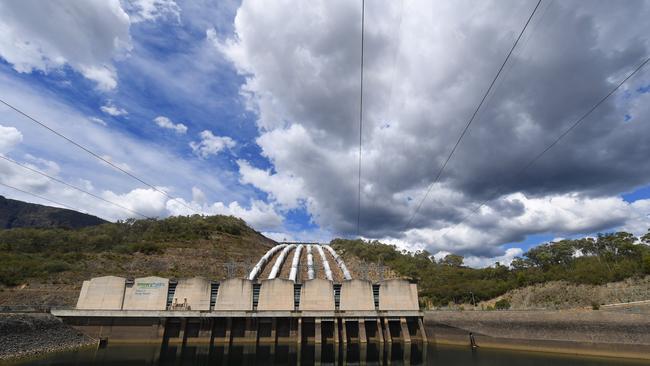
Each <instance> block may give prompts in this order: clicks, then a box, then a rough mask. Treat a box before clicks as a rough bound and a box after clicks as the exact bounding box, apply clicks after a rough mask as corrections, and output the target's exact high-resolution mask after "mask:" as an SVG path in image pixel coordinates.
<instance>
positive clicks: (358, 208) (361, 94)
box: [357, 0, 366, 236]
mask: <svg viewBox="0 0 650 366" xmlns="http://www.w3.org/2000/svg"><path fill="white" fill-rule="evenodd" d="M365 5H366V1H365V0H361V79H360V81H361V83H360V88H359V192H358V195H357V197H358V200H357V202H358V206H357V236H361V152H362V150H361V144H362V138H363V33H364V27H365V14H366V6H365Z"/></svg>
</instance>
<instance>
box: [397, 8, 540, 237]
mask: <svg viewBox="0 0 650 366" xmlns="http://www.w3.org/2000/svg"><path fill="white" fill-rule="evenodd" d="M541 2H542V0H538V1H537V4H536V5H535V8H534V9H533V11H532V12H531V13H530V16H529V17H528V19H527V20H526V23H525V24H524V27H523V28H522V29H521V32H519V36H518V37H517V39H516V40H515V43H514V44H513V45H512V47H511V48H510V51H509V52H508V54H507V56H506V58H505V60H503V63H502V64H501V67H499V71H497V73H496V75H495V76H494V78H493V79H492V82H491V83H490V86H489V87H488V89H487V90H486V92H485V94H484V95H483V98H481V101H480V103H479V104H478V106H477V107H476V109H475V110H474V113H473V114H472V116H471V117H470V119H469V120H468V121H467V124H465V127H464V128H463V130H462V132H461V134H460V136H458V139H457V140H456V143H455V144H454V147H453V148H452V149H451V151H450V152H449V155H448V156H447V159H446V160H445V162H444V163H443V164H442V166H441V167H440V169H439V170H438V173H437V174H436V177H435V179H434V180H433V182H431V184H429V186H428V188H427V191H426V193H425V194H424V196H423V197H422V199H421V200H420V202H419V203H418V205H417V207H416V209H415V211H414V212H413V215H411V217H410V218H409V220H408V223H407V224H406V228H407V229H408V227H409V226H411V223H412V222H413V220H414V219H415V217H416V216H417V214H418V212H420V209H421V208H422V204H424V201H426V199H427V197H428V196H429V193H431V189H432V188H433V186H434V185H435V184H436V183H438V181H440V177H441V176H442V173H443V171H444V170H445V168H446V167H447V164H448V163H449V161H450V160H451V158H452V156H453V155H454V153H455V152H456V149H457V148H458V146H459V145H460V142H461V141H462V140H463V137H465V134H466V133H467V131H468V130H469V126H470V125H471V124H472V122H474V119H475V118H476V115H477V114H478V112H479V110H480V109H481V107H482V106H483V104H484V103H485V100H486V98H487V97H488V95H489V94H490V91H492V88H493V87H494V84H495V83H496V81H497V80H498V79H499V76H500V75H501V72H502V71H503V68H504V67H505V66H506V64H507V63H508V60H509V59H510V56H511V55H512V52H513V51H514V50H515V48H516V47H517V44H518V43H519V40H521V37H522V36H523V34H524V32H525V31H526V28H528V25H529V24H530V21H531V19H533V16H534V15H535V12H537V9H538V8H539V5H540V4H541Z"/></svg>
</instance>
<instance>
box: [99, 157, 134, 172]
mask: <svg viewBox="0 0 650 366" xmlns="http://www.w3.org/2000/svg"><path fill="white" fill-rule="evenodd" d="M101 157H102V159H104V160H106V161H108V162H110V163H111V164H113V165H115V166H116V167H118V168H120V169H122V170H125V171H127V172H131V171H132V169H131V166H129V164H127V163H123V162H120V161H116V160H115V159H114V158H113V157H112V156H110V155H106V154H104V155H102V156H101ZM103 164H105V165H106V166H110V165H109V164H107V163H103Z"/></svg>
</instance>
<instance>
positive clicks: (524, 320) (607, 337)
mask: <svg viewBox="0 0 650 366" xmlns="http://www.w3.org/2000/svg"><path fill="white" fill-rule="evenodd" d="M424 323H425V328H426V331H427V336H428V337H429V340H430V341H435V342H436V343H439V344H456V345H463V346H467V345H468V344H469V336H468V334H469V332H472V333H473V334H474V336H475V339H476V342H477V344H478V345H479V346H480V347H482V348H504V349H518V350H526V351H541V352H554V353H569V354H574V355H575V354H585V355H592V356H610V357H630V358H640V359H650V337H648V334H650V317H648V316H647V315H645V314H629V313H623V312H621V313H618V312H609V311H603V310H598V311H427V312H426V313H425V315H424Z"/></svg>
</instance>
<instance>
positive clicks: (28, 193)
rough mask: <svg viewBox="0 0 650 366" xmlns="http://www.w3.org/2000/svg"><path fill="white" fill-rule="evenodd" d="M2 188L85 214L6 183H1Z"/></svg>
mask: <svg viewBox="0 0 650 366" xmlns="http://www.w3.org/2000/svg"><path fill="white" fill-rule="evenodd" d="M0 186H4V187H7V188H11V189H13V190H15V191H18V192H21V193H24V194H27V195H30V196H33V197H36V198H39V199H42V200H43V201H47V202H50V203H53V204H55V205H59V206H63V207H65V208H67V209H69V210H73V211H80V212H84V211H83V210H79V209H76V208H74V207H71V206H68V205H66V204H64V203H61V202H57V201H54V200H51V199H49V198H45V197H43V196H40V195H38V194H36V193H32V192H27V191H25V190H22V189H20V188H16V187H14V186H10V185H9V184H5V183H2V182H0ZM84 213H86V214H87V213H88V212H84Z"/></svg>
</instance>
